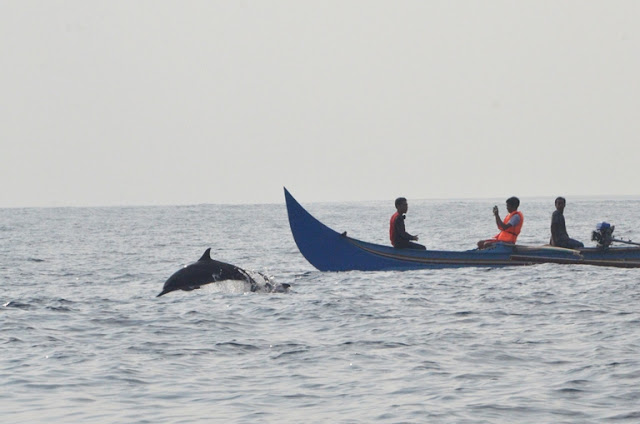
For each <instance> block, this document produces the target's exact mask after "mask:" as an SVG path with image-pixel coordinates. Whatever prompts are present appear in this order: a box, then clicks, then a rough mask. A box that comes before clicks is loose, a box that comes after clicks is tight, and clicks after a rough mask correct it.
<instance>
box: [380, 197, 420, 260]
mask: <svg viewBox="0 0 640 424" xmlns="http://www.w3.org/2000/svg"><path fill="white" fill-rule="evenodd" d="M408 209H409V205H408V204H407V199H405V198H404V197H398V198H397V199H396V210H397V211H396V213H394V214H393V216H392V217H391V220H390V221H389V238H390V239H391V244H392V245H393V247H396V248H401V249H406V248H408V249H422V250H424V249H426V247H424V246H423V245H421V244H418V243H413V242H412V241H411V240H418V236H412V235H411V234H409V233H407V232H406V231H405V229H404V218H405V216H404V215H403V214H405V213H407V210H408Z"/></svg>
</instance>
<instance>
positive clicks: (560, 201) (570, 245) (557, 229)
mask: <svg viewBox="0 0 640 424" xmlns="http://www.w3.org/2000/svg"><path fill="white" fill-rule="evenodd" d="M566 204H567V201H566V200H565V198H564V197H558V198H557V199H556V210H555V211H553V214H552V215H551V240H549V244H550V245H551V246H558V247H566V248H567V249H580V248H581V247H584V244H583V243H581V242H579V241H578V240H574V239H572V238H569V234H567V227H566V226H565V223H564V207H565V206H566Z"/></svg>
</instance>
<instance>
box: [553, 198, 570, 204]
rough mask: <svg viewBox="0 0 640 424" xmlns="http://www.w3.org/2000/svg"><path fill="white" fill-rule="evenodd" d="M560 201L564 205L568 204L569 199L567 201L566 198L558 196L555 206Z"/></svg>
mask: <svg viewBox="0 0 640 424" xmlns="http://www.w3.org/2000/svg"><path fill="white" fill-rule="evenodd" d="M558 200H562V201H563V202H564V203H567V199H565V198H564V197H562V196H558V197H556V201H555V202H553V203H554V204H556V203H558Z"/></svg>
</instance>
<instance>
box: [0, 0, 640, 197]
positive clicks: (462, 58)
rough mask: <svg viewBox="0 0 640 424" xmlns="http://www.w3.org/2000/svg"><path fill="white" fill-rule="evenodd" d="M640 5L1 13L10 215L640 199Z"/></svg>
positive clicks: (140, 4) (38, 5)
mask: <svg viewBox="0 0 640 424" xmlns="http://www.w3.org/2000/svg"><path fill="white" fill-rule="evenodd" d="M638 22H640V2H637V1H633V0H629V1H615V0H614V1H606V2H605V1H590V0H575V1H557V0H553V1H545V0H535V1H529V0H521V1H511V0H505V1H471V0H469V1H461V0H458V1H455V0H445V1H429V0H421V1H379V0H363V1H358V0H349V1H344V0H322V1H299V0H292V1H285V0H282V1H277V0H274V1H266V0H265V1H242V0H238V1H211V0H206V1H197V0H192V1H166V0H147V1H144V0H140V1H138V0H136V1H130V0H124V1H123V0H112V1H96V0H93V1H92V0H66V1H62V0H51V1H49V0H2V1H0V37H1V38H0V39H1V40H2V41H1V43H0V143H1V149H0V187H1V190H0V207H5V208H6V207H49V206H119V205H174V204H203V203H220V204H252V203H283V202H284V198H283V192H282V187H283V186H286V187H287V188H288V189H289V190H290V191H291V192H292V193H293V194H294V196H296V197H298V198H299V199H300V200H303V201H304V202H305V203H308V202H314V201H350V200H353V201H360V200H384V199H394V198H396V197H398V196H406V197H409V198H411V199H430V198H438V199H443V198H485V197H492V198H493V197H498V198H502V197H505V198H506V197H508V196H511V195H517V196H519V197H520V198H526V197H528V196H529V197H534V196H536V197H539V196H549V197H555V196H558V195H564V196H569V197H570V196H622V195H628V196H637V197H640V185H639V184H638V182H639V179H638V176H639V173H640V172H639V167H638V161H639V160H640V147H639V144H640V143H639V142H638V135H639V134H640V119H639V118H640V83H639V81H640V26H638Z"/></svg>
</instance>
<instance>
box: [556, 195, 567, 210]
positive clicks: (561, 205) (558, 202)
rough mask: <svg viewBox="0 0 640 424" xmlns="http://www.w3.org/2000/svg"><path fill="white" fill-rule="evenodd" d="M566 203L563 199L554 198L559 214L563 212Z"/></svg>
mask: <svg viewBox="0 0 640 424" xmlns="http://www.w3.org/2000/svg"><path fill="white" fill-rule="evenodd" d="M566 204H567V201H566V200H565V198H564V197H557V198H556V209H557V210H559V211H560V212H562V211H564V207H565V206H566Z"/></svg>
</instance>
